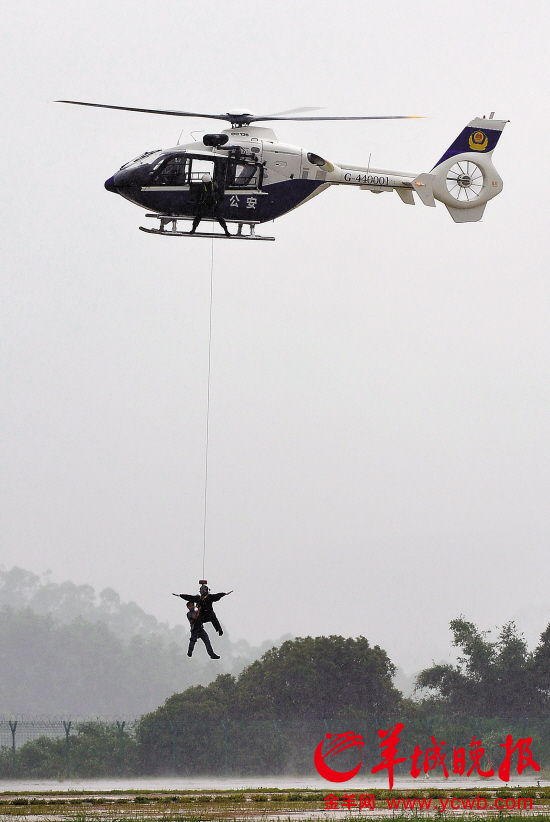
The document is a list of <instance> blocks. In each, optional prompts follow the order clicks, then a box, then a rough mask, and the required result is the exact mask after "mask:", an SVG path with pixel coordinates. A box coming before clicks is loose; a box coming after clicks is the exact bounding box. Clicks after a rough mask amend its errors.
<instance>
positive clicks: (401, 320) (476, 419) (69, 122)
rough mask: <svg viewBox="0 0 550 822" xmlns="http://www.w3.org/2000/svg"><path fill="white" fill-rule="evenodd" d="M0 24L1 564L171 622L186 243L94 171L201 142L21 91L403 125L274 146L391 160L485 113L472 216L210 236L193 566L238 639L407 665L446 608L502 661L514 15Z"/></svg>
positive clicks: (347, 205)
mask: <svg viewBox="0 0 550 822" xmlns="http://www.w3.org/2000/svg"><path fill="white" fill-rule="evenodd" d="M4 24H5V25H4V32H5V34H4V36H3V41H4V42H3V44H2V50H1V56H0V61H1V66H2V75H3V78H4V83H3V88H4V90H3V95H2V96H3V103H2V115H3V127H2V135H3V145H4V156H5V158H6V159H7V160H8V162H7V163H6V168H5V171H4V186H3V190H4V215H3V219H2V244H1V248H2V252H1V253H2V257H3V264H2V275H1V299H0V334H1V337H0V367H1V375H2V385H3V401H2V404H1V410H0V415H1V416H0V426H1V429H0V430H1V432H2V451H1V455H2V469H3V470H2V494H1V502H0V513H1V529H0V540H1V542H0V546H1V550H0V561H1V562H2V563H3V564H4V565H5V566H7V567H10V566H11V565H12V564H18V565H22V566H23V567H26V568H28V569H29V570H32V571H34V572H36V573H41V572H43V571H45V570H46V569H51V570H52V572H53V575H54V578H55V579H56V580H58V581H61V580H64V579H71V580H73V581H74V582H76V583H85V582H86V583H90V584H92V585H94V587H96V588H97V589H101V588H103V587H105V586H112V587H113V588H115V589H116V590H117V591H119V592H120V593H121V595H122V596H123V597H124V598H126V599H128V598H132V599H135V600H136V601H137V602H138V603H139V604H140V605H141V606H142V607H144V608H145V609H146V610H148V611H150V612H152V613H154V614H155V615H156V616H157V617H159V618H162V619H167V620H169V621H170V622H175V621H181V620H183V619H184V612H183V611H184V609H183V607H182V605H181V602H179V604H178V600H176V599H174V598H173V597H171V596H170V592H171V591H173V590H175V591H176V590H181V591H187V590H193V589H194V588H195V586H196V582H197V580H198V578H199V577H200V576H201V571H202V525H203V484H204V441H205V413H206V380H207V357H208V351H207V345H208V307H209V290H210V281H209V278H210V254H211V246H210V242H209V241H207V240H204V241H201V240H196V241H186V240H174V239H173V240H167V239H163V238H158V237H151V236H148V235H145V234H143V233H141V232H139V231H138V225H140V224H144V220H145V218H144V217H143V216H142V214H143V212H142V211H141V209H139V208H137V207H135V206H132V205H131V204H130V203H128V202H125V201H124V200H122V199H121V198H120V197H116V196H115V195H113V194H109V193H108V192H106V191H105V190H104V188H103V182H104V180H105V179H107V177H109V176H110V175H111V174H112V173H113V172H114V171H116V170H117V169H118V168H119V166H120V165H122V164H123V163H124V162H126V161H128V160H130V159H131V158H132V157H134V156H136V155H137V154H139V153H141V152H142V151H144V150H147V149H155V148H161V147H162V148H166V147H168V146H171V145H174V144H175V143H176V142H177V140H178V137H179V135H180V132H181V130H182V128H183V135H182V141H183V142H187V141H189V139H190V132H191V131H193V130H196V131H197V132H198V131H200V130H203V131H204V130H212V124H211V123H210V125H209V123H208V121H201V120H189V121H186V120H183V119H179V118H168V117H159V116H155V115H145V114H136V113H134V114H132V113H125V112H116V111H106V110H105V111H102V110H99V109H86V108H78V107H70V106H61V105H55V104H54V103H53V102H52V101H53V100H55V99H59V98H61V99H76V100H88V101H91V102H103V103H112V104H115V105H128V106H143V107H158V108H182V109H189V110H196V111H201V110H204V111H205V112H209V111H211V112H216V111H219V110H221V111H224V110H228V109H231V108H234V107H238V106H243V107H247V108H250V109H251V110H252V111H255V112H257V113H259V112H266V111H279V110H282V109H288V108H293V107H297V106H325V107H326V114H327V115H346V114H349V115H353V114H356V115H357V114H373V115H376V114H381V115H383V114H422V115H426V119H425V120H411V121H396V122H393V123H391V122H390V123H387V122H386V123H383V122H382V123H350V124H345V123H320V124H314V123H288V124H282V123H281V124H278V125H277V127H276V129H275V130H276V133H277V136H278V137H279V139H281V140H283V141H285V142H291V143H295V144H298V145H303V146H305V147H307V148H308V150H311V151H315V152H317V153H320V154H321V155H322V156H324V157H327V158H329V159H332V160H334V161H335V162H339V161H347V162H350V163H366V162H367V161H368V159H369V155H370V154H372V159H371V162H372V164H373V165H375V166H380V167H388V168H395V169H398V170H404V171H416V172H421V171H429V170H430V168H431V167H432V166H433V164H434V162H435V161H436V160H437V159H438V158H439V157H440V156H441V154H442V153H443V151H444V150H445V149H446V148H447V146H448V145H449V144H450V143H451V141H452V140H453V139H454V138H455V136H456V135H457V134H458V133H459V131H460V130H461V129H462V128H463V127H464V125H465V124H466V123H467V122H468V120H470V119H471V118H472V117H474V116H481V115H483V114H487V115H488V114H489V113H490V111H495V112H496V116H497V117H499V118H503V119H510V120H511V122H510V124H509V125H507V126H506V129H505V131H504V134H503V137H502V139H501V141H500V143H499V145H498V148H497V150H496V151H495V155H494V163H495V166H496V168H497V170H498V171H499V173H500V175H501V176H502V178H503V180H504V186H505V188H504V192H503V194H502V195H501V196H500V197H498V198H496V199H495V200H494V201H492V202H491V203H489V205H488V206H487V210H486V212H485V216H484V220H483V221H482V222H481V223H474V224H466V225H455V224H454V223H453V221H452V220H451V218H450V217H449V215H448V214H447V211H446V209H445V208H444V207H443V206H442V205H439V206H438V208H436V209H435V210H434V209H427V208H425V207H424V206H422V205H420V204H417V205H416V206H415V207H414V208H411V207H408V206H404V205H403V204H402V203H401V201H400V199H399V198H398V197H397V195H395V194H392V195H391V196H390V195H389V196H388V197H385V196H384V197H373V196H372V195H371V194H369V193H368V192H361V191H356V190H348V189H343V188H340V189H339V188H336V187H335V188H333V189H330V190H328V191H327V192H326V193H324V194H323V195H321V196H320V197H318V198H316V199H314V200H313V201H312V202H311V203H309V204H306V205H305V206H303V207H302V208H300V209H298V210H297V211H295V212H293V213H292V214H290V215H288V216H286V217H284V218H282V219H280V220H279V221H277V222H275V224H274V225H273V226H268V233H271V232H273V233H274V234H275V236H276V237H277V241H276V242H275V243H258V244H254V245H249V244H245V243H237V242H231V243H225V242H219V243H217V244H216V245H215V248H214V302H213V340H212V381H211V417H210V462H209V477H210V480H209V496H208V503H209V507H208V521H207V551H206V575H207V577H208V579H209V580H210V581H211V584H212V587H213V588H214V589H215V590H227V589H230V588H234V589H235V594H233V595H232V597H231V598H230V599H228V600H224V601H223V603H221V604H220V607H219V609H218V610H219V615H220V617H221V619H222V621H223V622H224V624H225V625H226V627H227V629H228V631H229V633H230V635H231V636H232V637H233V638H235V639H237V638H240V637H246V638H247V639H248V640H249V641H250V642H251V643H253V644H258V643H260V642H261V641H263V640H264V639H265V638H268V637H271V638H276V637H278V636H280V635H282V634H284V633H286V632H292V633H293V634H295V635H306V634H313V635H316V634H332V633H335V634H343V635H350V636H356V635H359V634H363V635H364V636H366V637H367V638H368V639H369V640H370V641H371V642H373V643H379V644H381V645H382V646H383V647H385V648H386V649H387V650H388V652H389V653H390V656H391V657H392V659H393V661H394V662H395V663H397V664H399V665H402V666H403V667H404V668H405V669H406V670H407V671H408V672H411V671H412V670H416V669H418V668H419V667H421V666H423V665H426V664H429V663H430V661H431V659H432V658H436V659H439V658H441V657H442V656H444V655H446V654H447V653H448V651H449V642H450V635H449V632H448V623H449V620H450V619H452V618H453V617H455V616H458V615H459V614H464V615H465V616H466V617H467V618H469V619H472V620H474V621H476V622H477V623H478V624H479V625H480V626H481V627H485V628H491V627H494V626H495V625H497V624H501V623H502V622H503V621H505V620H507V619H510V618H517V620H518V626H519V628H520V629H521V630H525V631H526V634H527V636H528V638H529V639H530V641H531V642H533V641H535V640H536V638H537V633H538V632H540V631H541V630H542V629H543V628H544V627H545V626H546V624H547V623H548V621H550V607H549V606H550V595H549V594H548V582H547V581H548V571H549V570H550V569H549V565H550V559H549V553H548V543H549V537H550V509H549V505H548V488H549V467H550V462H549V458H550V453H549V452H550V447H549V446H550V443H549V436H550V435H549V431H550V425H549V423H550V420H549V410H550V408H549V392H548V382H549V378H550V375H549V355H550V345H549V335H548V317H549V314H550V305H549V302H550V300H549V298H550V284H549V273H548V226H547V222H548V220H547V214H548V206H547V201H546V200H547V195H546V183H545V176H546V167H545V160H546V155H547V153H548V134H549V127H550V124H549V116H548V106H547V100H548V92H549V89H548V76H549V73H548V35H549V13H548V8H547V4H545V3H542V2H536V0H535V1H534V2H530V3H528V4H524V5H523V6H521V8H520V7H519V6H518V4H517V3H511V2H499V3H493V2H485V3H479V2H464V3H461V4H456V3H454V2H448V0H443V1H442V2H440V3H438V4H436V5H434V4H433V3H431V2H425V1H424V0H420V2H416V3H414V4H410V3H405V2H378V1H375V2H369V3H363V2H359V3H358V2H357V1H356V0H355V2H349V0H340V2H338V3H336V2H321V3H320V2H315V3H314V2H311V1H310V0H304V2H302V3H299V4H298V3H295V2H287V0H279V2H277V3H258V4H256V5H255V6H251V5H250V3H245V2H242V0H236V2H232V3H230V4H228V3H226V2H212V1H211V2H205V3H202V4H197V3H189V2H183V0H166V1H165V2H164V3H163V4H161V5H151V4H150V3H145V2H141V1H140V0H132V2H127V1H126V0H115V2H113V0H109V2H106V0H97V2H94V3H93V4H90V3H87V2H80V1H78V0H77V2H73V3H71V4H69V5H67V4H57V3H53V2H42V1H41V0H33V2H32V3H31V2H28V1H25V0H23V2H21V0H19V1H18V2H17V3H15V2H13V0H10V2H8V4H7V6H6V7H5V11H4ZM220 127H223V126H220ZM197 136H200V135H197Z"/></svg>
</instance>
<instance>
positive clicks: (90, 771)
mask: <svg viewBox="0 0 550 822" xmlns="http://www.w3.org/2000/svg"><path fill="white" fill-rule="evenodd" d="M451 629H452V632H453V642H454V645H455V646H456V647H457V648H458V649H459V652H460V656H459V659H458V662H457V663H456V664H455V665H434V666H432V667H431V668H428V669H426V670H424V671H422V672H421V673H420V675H419V676H418V680H417V684H418V689H419V690H418V692H417V696H416V698H415V699H411V698H405V697H403V695H402V694H401V693H400V692H399V691H398V690H397V689H396V688H395V686H394V684H393V676H394V674H395V666H394V665H393V663H392V662H391V660H390V659H389V657H388V655H387V654H386V652H385V651H384V650H383V649H382V648H380V647H378V646H376V645H375V646H371V645H370V643H369V642H368V640H367V639H365V638H364V637H358V638H356V639H350V638H344V637H340V636H330V637H304V638H297V639H295V640H288V641H286V642H284V643H283V644H282V645H281V646H280V647H274V648H271V649H270V650H268V651H267V652H266V653H264V654H263V656H262V658H261V659H260V660H256V661H254V662H252V663H251V664H249V665H248V666H247V667H246V668H245V669H244V670H243V671H241V672H240V673H239V674H238V675H233V674H229V673H226V674H221V675H219V676H218V677H217V678H216V679H215V680H214V681H213V682H211V683H210V684H208V685H193V686H191V687H189V688H187V689H185V690H184V691H182V692H179V693H174V694H173V695H171V696H170V697H169V698H168V699H166V701H165V702H164V703H163V704H162V705H161V706H160V707H158V708H157V709H156V710H154V711H151V712H149V713H146V714H144V715H143V716H142V717H141V719H140V720H139V721H138V722H137V723H136V724H135V726H134V727H132V728H130V727H127V728H126V729H124V728H122V731H121V727H120V723H119V725H118V726H117V725H116V724H114V723H111V724H109V723H101V722H98V723H93V722H92V723H89V722H88V723H82V724H80V725H76V726H75V727H74V728H73V730H72V733H73V734H74V736H71V738H70V739H68V738H64V737H63V736H61V737H60V738H58V739H48V740H46V739H45V738H42V739H41V740H40V739H39V740H34V741H29V742H27V743H25V744H24V745H23V746H22V747H21V748H20V749H18V750H17V751H16V753H15V759H17V761H16V762H15V759H14V752H13V751H10V750H9V746H7V747H5V748H4V749H2V751H1V752H0V775H4V776H9V775H10V773H11V772H13V767H14V762H15V765H16V766H17V767H18V768H19V770H18V773H19V775H21V776H22V775H27V776H35V777H40V776H41V777H47V776H57V775H58V774H59V772H60V770H59V769H61V771H63V768H67V767H68V766H70V767H71V768H72V769H73V775H82V776H107V775H111V776H116V775H117V774H119V773H123V772H125V773H135V774H143V775H146V774H147V775H152V774H161V773H176V774H182V775H183V774H204V773H211V774H220V775H223V774H227V775H229V774H243V775H244V774H254V773H256V774H268V773H290V772H294V773H303V774H313V773H314V769H313V752H314V750H315V748H316V747H317V745H319V743H320V742H322V741H323V739H324V738H325V737H326V734H327V733H330V734H332V735H333V736H334V735H336V734H338V733H342V732H347V731H352V732H353V733H355V734H357V735H361V736H362V737H363V747H362V749H361V754H362V758H363V768H364V770H365V773H369V771H370V768H371V767H372V766H373V765H374V764H376V763H379V762H380V757H381V750H380V737H379V734H378V731H379V730H386V731H387V730H388V729H389V728H391V727H393V726H395V725H396V723H401V725H402V726H403V727H402V729H401V732H400V740H399V751H400V754H401V755H402V756H406V757H409V758H410V757H411V756H412V754H413V751H414V749H415V747H416V746H419V747H420V748H421V749H422V750H423V751H425V750H426V749H427V748H428V747H429V746H430V745H432V744H433V742H432V739H433V738H435V740H436V742H438V743H442V741H443V740H445V743H446V748H445V750H446V751H447V752H449V753H451V752H452V750H453V747H455V746H456V747H463V748H464V749H465V750H466V751H467V752H468V751H469V750H470V747H471V745H472V741H473V738H474V737H476V738H477V739H478V740H481V742H482V744H483V746H484V749H485V754H484V762H491V763H493V767H495V766H496V767H495V770H497V769H498V764H499V763H500V762H501V761H502V759H503V750H502V744H503V743H504V741H505V738H506V736H507V735H508V734H511V735H512V737H513V738H514V740H518V739H519V738H527V737H532V740H533V741H532V746H531V749H532V751H533V755H534V757H535V760H536V761H538V763H539V764H540V765H541V766H543V767H544V766H547V765H548V763H549V761H550V733H549V731H550V719H549V718H548V717H549V712H548V707H549V699H550V669H549V665H548V663H549V661H550V653H549V648H550V626H549V628H547V629H546V631H545V632H544V633H543V634H542V636H541V640H540V643H539V645H538V646H537V648H536V649H535V650H534V651H533V652H529V651H528V649H527V646H526V644H525V642H524V640H523V638H522V637H521V636H520V635H519V634H518V632H517V630H516V629H515V626H514V625H513V624H512V623H509V624H507V625H505V626H504V627H503V628H502V630H501V631H500V633H499V635H498V636H497V638H496V639H495V640H490V639H489V638H488V634H486V633H484V632H482V631H480V630H478V628H477V627H476V626H475V625H474V624H473V623H470V622H467V621H466V620H465V619H464V618H460V619H457V620H454V621H453V622H452V623H451ZM88 750H89V755H87V754H86V751H88ZM99 750H102V751H103V754H98V751H99ZM346 757H347V758H346ZM356 761H357V752H356V750H354V749H350V750H349V751H348V752H346V754H342V755H339V757H338V766H337V769H340V770H346V769H347V766H348V764H349V767H352V766H353V764H354V762H356ZM446 761H447V764H448V768H449V770H451V761H452V754H451V755H450V756H448V758H447V760H446ZM335 767H336V766H335ZM407 769H408V770H407ZM409 771H410V761H409V762H408V763H404V764H401V765H400V766H399V767H398V768H397V773H400V772H402V773H403V774H405V773H408V772H409Z"/></svg>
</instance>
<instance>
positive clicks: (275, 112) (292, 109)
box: [262, 106, 324, 119]
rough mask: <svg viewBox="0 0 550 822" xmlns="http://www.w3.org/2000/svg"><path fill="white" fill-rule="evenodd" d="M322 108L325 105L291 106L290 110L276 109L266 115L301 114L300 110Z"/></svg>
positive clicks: (319, 109)
mask: <svg viewBox="0 0 550 822" xmlns="http://www.w3.org/2000/svg"><path fill="white" fill-rule="evenodd" d="M322 108H324V106H304V107H302V108H290V109H289V110H288V111H274V112H273V114H266V117H279V115H283V114H300V112H302V111H321V109H322ZM262 119H263V118H262Z"/></svg>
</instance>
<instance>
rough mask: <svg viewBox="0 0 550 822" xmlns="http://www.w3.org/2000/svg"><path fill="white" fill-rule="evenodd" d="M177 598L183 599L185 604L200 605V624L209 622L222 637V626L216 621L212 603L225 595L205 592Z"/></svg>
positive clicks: (182, 595)
mask: <svg viewBox="0 0 550 822" xmlns="http://www.w3.org/2000/svg"><path fill="white" fill-rule="evenodd" d="M179 596H180V597H181V598H182V599H185V601H186V602H194V603H195V604H196V605H200V606H201V612H200V616H199V620H200V622H201V623H203V622H211V623H212V625H213V626H214V628H215V629H216V631H217V632H218V633H219V635H220V636H222V635H223V629H222V626H221V625H220V623H219V621H218V617H217V616H216V614H215V613H214V607H213V603H214V602H218V600H220V599H221V598H222V597H225V596H227V594H225V593H224V594H211V593H209V592H208V590H207V591H206V593H203V594H196V595H193V594H180V595H179ZM188 616H189V615H188Z"/></svg>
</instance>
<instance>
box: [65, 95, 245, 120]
mask: <svg viewBox="0 0 550 822" xmlns="http://www.w3.org/2000/svg"><path fill="white" fill-rule="evenodd" d="M55 102H56V103H70V104H71V105H73V106H92V107H93V108H114V109H118V110H119V111H141V112H143V113H144V114H170V115H172V116H174V117H207V118H208V119H209V120H227V121H228V122H231V117H230V116H229V115H228V114H199V113H198V112H196V111H171V110H170V109H166V110H165V109H157V108H134V107H133V106H108V105H106V104H105V103H82V102H80V101H79V100H56V101H55Z"/></svg>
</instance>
